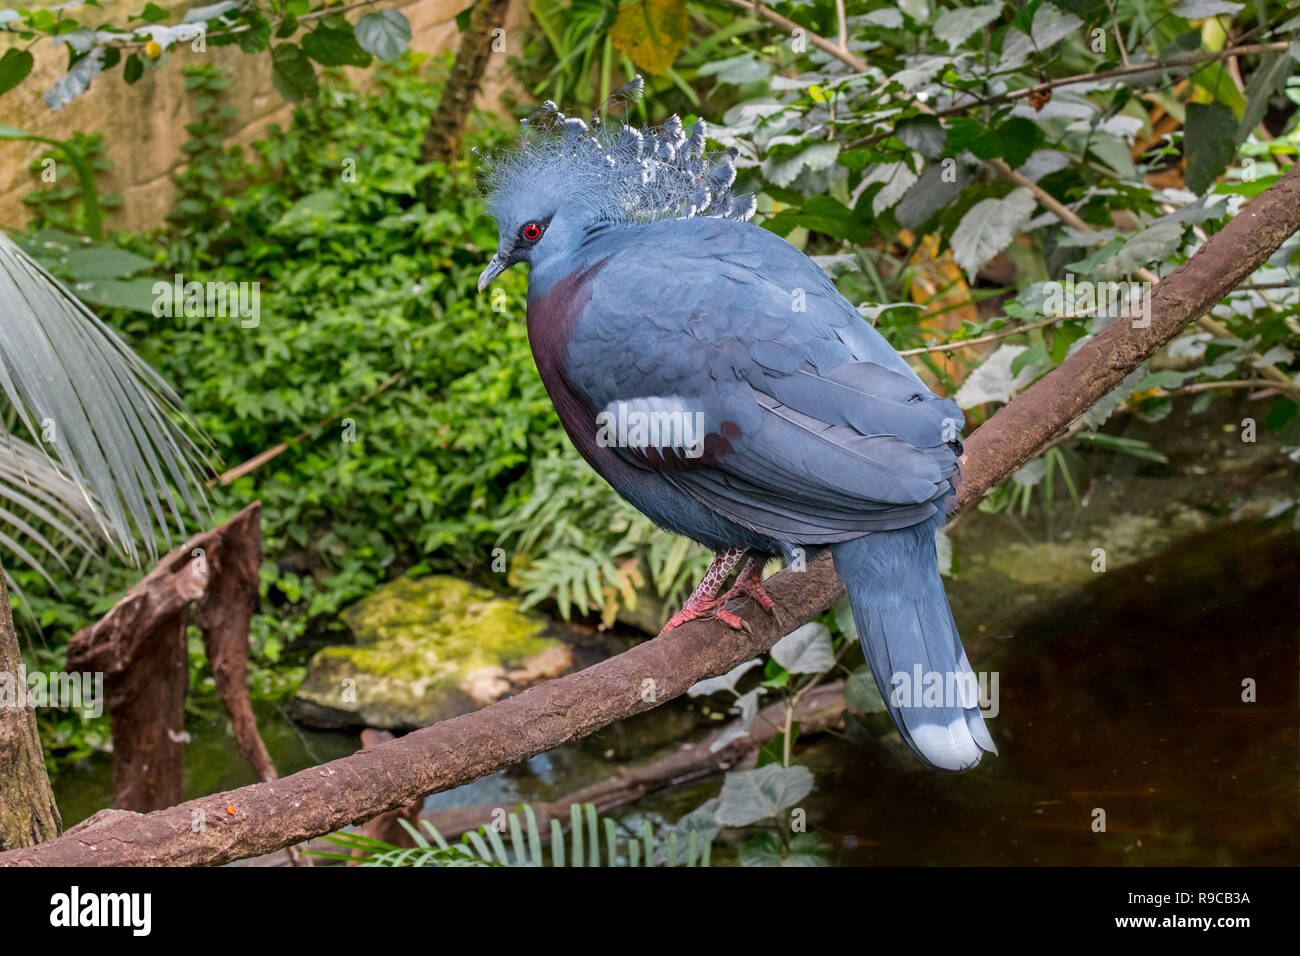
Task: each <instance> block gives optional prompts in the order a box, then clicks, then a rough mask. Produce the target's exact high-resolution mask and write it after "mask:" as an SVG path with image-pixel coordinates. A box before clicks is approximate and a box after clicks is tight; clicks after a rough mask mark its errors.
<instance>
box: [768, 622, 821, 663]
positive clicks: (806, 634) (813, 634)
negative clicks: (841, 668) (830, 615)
mask: <svg viewBox="0 0 1300 956" xmlns="http://www.w3.org/2000/svg"><path fill="white" fill-rule="evenodd" d="M772 659H773V660H774V661H776V662H777V663H778V664H780V665H781V666H782V667H784V668H785V669H786V670H787V671H789V672H790V673H791V674H820V673H821V672H822V671H828V670H830V669H831V668H832V667H834V666H835V651H834V650H832V649H831V632H830V631H828V630H827V629H826V625H825V624H820V623H818V622H817V621H809V622H808V623H807V624H805V625H803V626H802V627H799V628H796V629H795V630H793V631H791V632H790V633H789V634H787V635H786V636H785V637H783V638H781V639H780V640H779V641H777V642H776V644H774V645H773V646H772Z"/></svg>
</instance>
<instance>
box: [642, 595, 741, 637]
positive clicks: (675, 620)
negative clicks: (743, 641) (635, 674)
mask: <svg viewBox="0 0 1300 956" xmlns="http://www.w3.org/2000/svg"><path fill="white" fill-rule="evenodd" d="M724 603H726V602H725V601H718V600H715V601H711V602H709V603H708V604H697V605H695V606H691V605H690V603H689V602H688V603H687V604H686V606H684V607H683V608H682V609H681V610H680V611H678V612H677V613H676V614H674V615H673V616H672V617H670V618H669V619H668V623H667V624H665V625H664V626H663V630H661V631H660V632H659V635H658V636H659V637H663V636H664V635H665V634H667V633H668V632H669V631H671V630H673V629H674V628H677V627H680V626H681V625H683V624H685V623H686V622H687V621H699V620H710V621H721V622H722V623H723V624H725V625H726V626H727V627H729V628H731V629H732V630H733V631H748V630H749V625H748V624H746V623H745V622H744V621H743V620H741V619H740V617H739V616H738V615H736V614H733V613H731V612H730V611H728V610H727V609H726V608H724V607H723V606H722V605H723V604H724Z"/></svg>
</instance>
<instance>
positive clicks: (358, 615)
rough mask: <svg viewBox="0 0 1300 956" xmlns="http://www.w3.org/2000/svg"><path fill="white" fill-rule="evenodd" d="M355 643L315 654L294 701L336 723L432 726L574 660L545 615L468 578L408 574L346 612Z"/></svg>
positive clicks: (311, 717)
mask: <svg viewBox="0 0 1300 956" xmlns="http://www.w3.org/2000/svg"><path fill="white" fill-rule="evenodd" d="M343 620H344V623H346V624H347V625H348V627H349V628H351V629H352V632H353V634H354V635H355V637H356V643H355V644H353V645H345V646H335V647H326V648H324V649H322V650H321V651H319V652H318V653H317V654H316V656H315V657H313V658H312V660H311V663H310V664H309V665H308V667H307V676H306V678H305V679H304V680H303V682H302V687H300V688H299V690H298V696H297V697H296V699H295V701H294V709H295V712H296V714H297V715H298V716H299V717H300V718H301V719H302V720H304V721H305V722H307V723H311V724H316V725H318V726H326V727H347V726H369V727H383V728H410V727H422V726H427V725H428V724H432V723H436V722H437V721H439V720H443V719H444V718H447V717H453V716H456V715H457V714H463V713H468V712H470V711H472V710H477V709H478V708H479V707H482V706H485V705H486V704H490V703H492V702H493V701H495V700H498V699H499V698H501V697H503V696H505V695H507V694H510V693H514V692H515V691H517V690H520V689H521V688H523V687H525V686H527V685H529V684H531V683H534V682H536V681H539V680H544V679H546V678H549V677H555V676H558V675H559V674H562V673H565V672H566V671H568V670H570V669H571V668H572V666H573V655H572V653H571V649H570V648H569V646H568V645H567V644H565V643H563V642H562V641H559V640H556V639H554V638H551V637H548V636H547V635H546V633H545V632H546V630H547V622H546V621H545V619H543V618H541V617H538V616H536V615H532V614H526V613H524V612H521V611H520V610H519V607H518V605H517V603H516V602H514V601H511V600H508V599H506V598H502V597H499V596H497V595H495V594H493V593H492V592H491V591H488V590H487V589H485V588H480V587H477V586H475V585H473V584H470V583H468V582H466V581H462V580H460V579H459V578H452V577H445V576H441V575H434V576H431V577H425V578H401V579H399V580H396V581H393V582H391V583H389V584H387V585H385V586H384V587H382V588H380V589H379V590H378V591H376V592H375V593H374V594H372V595H370V596H369V597H367V598H364V599H362V600H361V601H359V602H357V603H356V604H355V605H353V606H352V607H350V608H349V609H348V610H347V611H345V612H344V613H343Z"/></svg>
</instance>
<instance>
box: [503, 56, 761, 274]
mask: <svg viewBox="0 0 1300 956" xmlns="http://www.w3.org/2000/svg"><path fill="white" fill-rule="evenodd" d="M641 87H642V83H641V78H640V77H637V78H636V79H635V80H633V81H632V82H631V83H629V84H627V86H625V87H623V89H621V90H619V91H618V92H617V93H615V94H614V96H612V97H610V105H613V106H619V105H624V104H626V103H627V102H628V101H630V100H634V99H636V98H637V97H638V96H639V95H640V93H641ZM735 159H736V152H735V150H724V151H722V152H719V153H711V152H709V151H708V150H706V148H705V128H704V124H703V123H696V124H695V125H694V126H693V127H692V128H691V129H690V130H689V132H688V131H687V130H684V129H683V128H682V123H681V120H679V119H678V118H677V117H675V116H673V117H670V118H669V120H668V121H667V122H666V123H664V124H663V125H662V126H658V127H654V128H650V129H638V128H637V127H634V126H630V125H627V124H626V123H619V122H614V121H610V120H608V119H603V120H601V119H593V120H592V122H591V123H590V124H588V123H585V122H583V121H582V120H580V119H573V118H570V117H567V116H565V115H564V114H563V113H561V112H560V111H559V110H558V109H557V108H556V106H555V104H554V103H549V102H548V103H544V104H542V107H541V109H540V110H538V112H537V113H535V114H534V115H533V116H532V117H531V118H529V119H528V120H526V121H525V122H524V124H523V131H522V133H521V134H520V137H519V139H518V141H517V142H516V143H515V146H514V148H513V149H510V150H506V151H505V152H503V153H500V154H498V155H496V156H493V157H491V158H490V159H488V160H487V161H486V163H485V166H486V172H487V176H486V187H487V198H488V205H489V209H490V210H491V212H492V215H493V216H494V217H495V218H496V221H497V228H498V244H497V251H496V255H494V256H493V257H492V261H491V262H489V263H488V266H487V268H486V269H484V270H483V274H482V275H481V276H479V280H478V288H479V291H480V292H481V291H483V290H484V289H485V288H487V286H488V284H489V283H490V282H491V281H492V280H493V279H495V278H496V277H497V276H499V275H500V274H501V273H502V272H504V271H505V270H506V269H509V268H510V267H511V266H512V265H514V264H515V263H516V262H527V263H529V264H530V266H531V268H532V270H533V272H534V274H535V273H536V272H537V271H538V270H539V269H542V268H544V267H545V266H548V265H550V264H552V263H556V264H566V265H567V266H568V267H569V268H570V269H571V268H572V267H574V266H576V265H577V263H576V262H574V261H572V260H573V257H574V256H575V255H576V253H577V251H578V247H579V246H580V245H581V244H582V242H583V240H584V238H585V237H586V235H587V234H588V231H589V230H590V229H591V228H592V227H594V226H597V225H599V224H601V223H628V224H634V223H643V222H649V221H652V220H655V219H664V218H682V217H688V216H700V215H705V216H724V217H727V218H731V219H748V218H749V217H750V216H751V215H753V212H754V205H755V204H754V197H753V196H750V195H741V196H733V195H731V192H730V187H731V184H732V182H734V181H735V178H736V168H735ZM566 271H567V270H566Z"/></svg>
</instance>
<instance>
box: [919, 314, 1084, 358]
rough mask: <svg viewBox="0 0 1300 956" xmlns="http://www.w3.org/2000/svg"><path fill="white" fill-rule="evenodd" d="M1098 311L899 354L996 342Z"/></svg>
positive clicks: (1058, 316)
mask: <svg viewBox="0 0 1300 956" xmlns="http://www.w3.org/2000/svg"><path fill="white" fill-rule="evenodd" d="M1096 311H1097V307H1095V306H1094V307H1093V308H1091V309H1087V310H1085V311H1083V312H1071V313H1069V314H1067V315H1053V316H1051V317H1049V318H1046V319H1043V320H1041V321H1039V322H1029V323H1027V324H1025V325H1016V326H1013V327H1011V328H1009V329H999V330H998V331H996V332H991V333H989V334H988V335H981V336H980V337H979V338H975V339H962V340H961V341H960V342H945V343H944V344H943V345H928V346H926V347H924V348H917V349H904V350H903V351H901V352H899V353H898V354H899V355H921V354H924V353H929V352H952V351H956V350H957V349H967V348H970V347H971V346H974V345H984V344H985V343H987V342H996V341H997V340H998V339H1005V338H1010V337H1011V336H1013V335H1019V334H1020V333H1022V332H1031V331H1033V330H1034V329H1041V328H1042V327H1043V326H1045V325H1053V324H1055V323H1057V322H1064V321H1066V320H1067V319H1083V318H1087V317H1088V316H1090V315H1092V314H1093V313H1094V312H1096Z"/></svg>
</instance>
